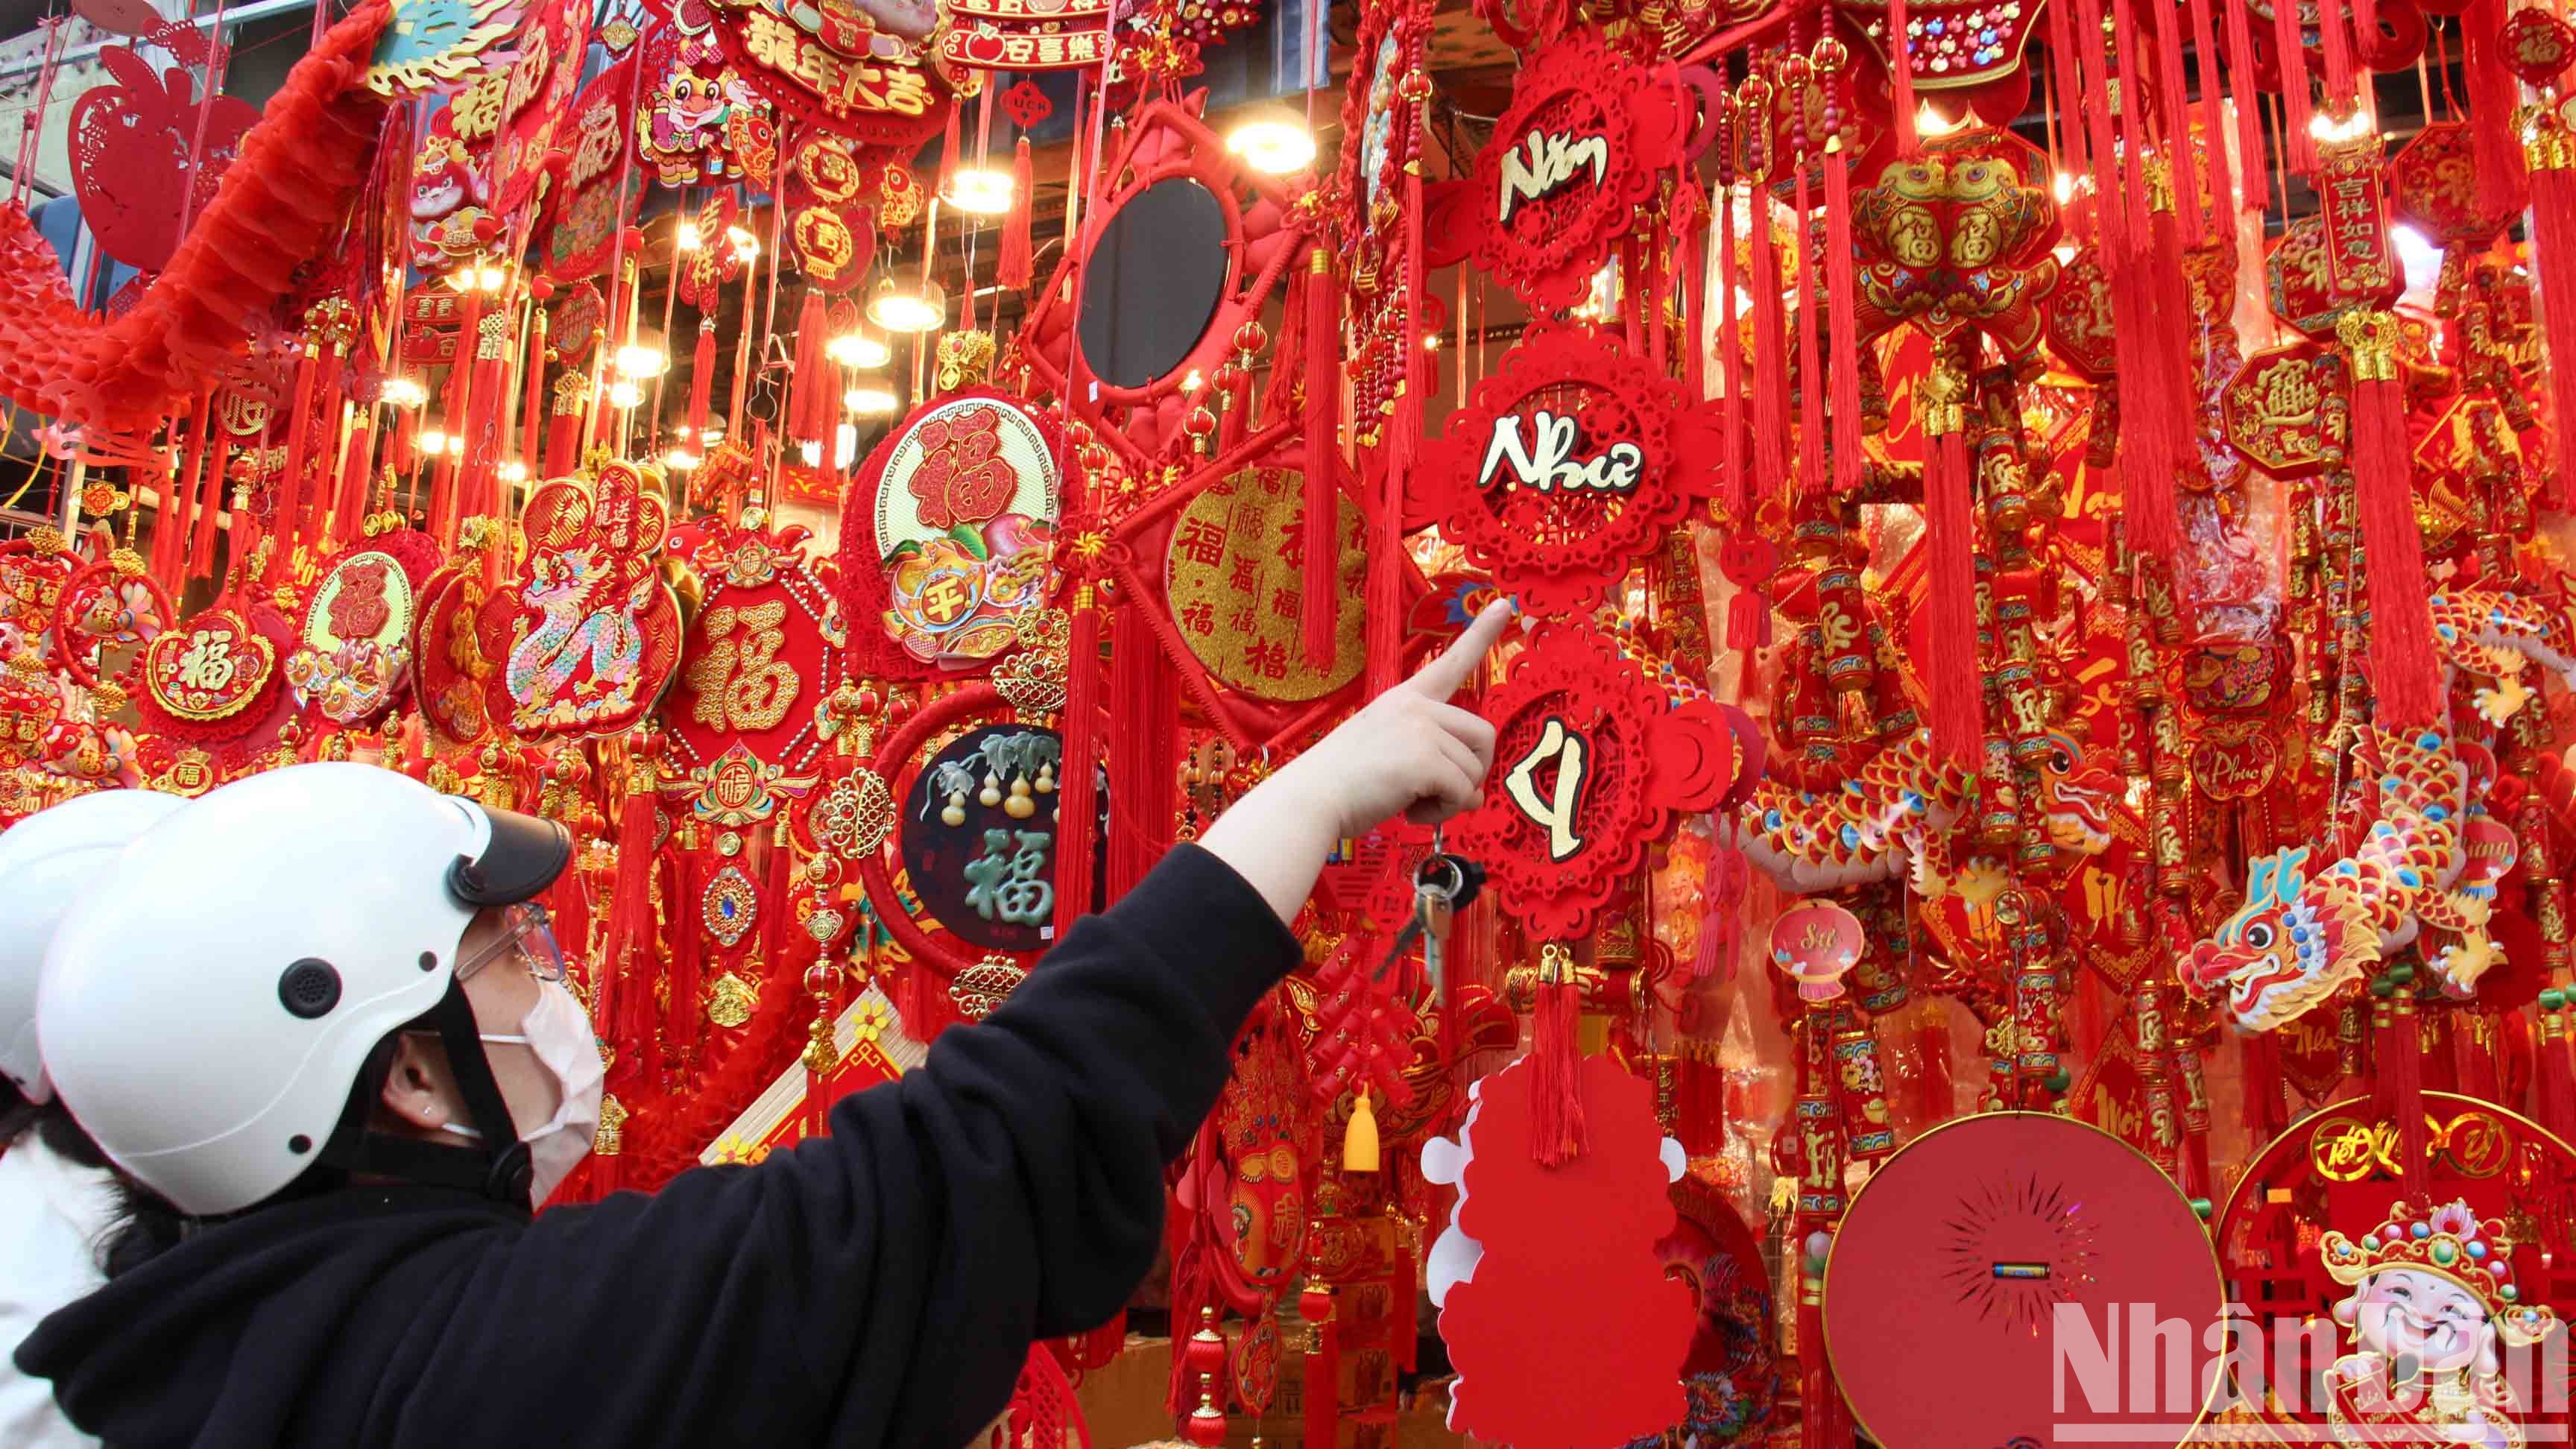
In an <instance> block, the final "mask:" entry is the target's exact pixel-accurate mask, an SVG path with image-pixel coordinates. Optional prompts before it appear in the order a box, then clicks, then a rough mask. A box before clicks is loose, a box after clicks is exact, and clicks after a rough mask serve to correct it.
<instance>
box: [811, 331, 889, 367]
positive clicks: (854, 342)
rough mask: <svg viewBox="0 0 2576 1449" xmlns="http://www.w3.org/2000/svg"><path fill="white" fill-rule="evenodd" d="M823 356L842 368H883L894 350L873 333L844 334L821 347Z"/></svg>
mask: <svg viewBox="0 0 2576 1449" xmlns="http://www.w3.org/2000/svg"><path fill="white" fill-rule="evenodd" d="M823 354H824V355H825V356H827V357H829V358H831V359H832V360H833V361H834V362H837V363H839V364H840V365H841V366H843V367H883V366H885V365H886V362H887V360H888V359H890V358H892V357H893V356H894V349H893V348H892V347H889V346H887V345H886V341H885V339H884V338H882V337H879V336H876V335H875V334H873V333H868V332H844V333H842V334H841V335H840V336H838V337H835V338H833V339H832V340H831V341H830V342H827V343H825V344H824V345H823Z"/></svg>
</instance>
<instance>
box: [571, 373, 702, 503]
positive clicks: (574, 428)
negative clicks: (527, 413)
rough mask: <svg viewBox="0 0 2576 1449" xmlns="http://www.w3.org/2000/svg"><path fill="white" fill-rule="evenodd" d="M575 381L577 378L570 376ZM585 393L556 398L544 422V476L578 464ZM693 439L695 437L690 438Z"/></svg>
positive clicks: (582, 390) (584, 386)
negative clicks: (549, 414)
mask: <svg viewBox="0 0 2576 1449" xmlns="http://www.w3.org/2000/svg"><path fill="white" fill-rule="evenodd" d="M572 375H573V376H576V377H578V376H579V374H572ZM587 392H588V387H587V379H584V385H583V387H581V388H580V389H577V390H575V391H574V392H572V393H571V394H569V395H567V394H565V393H563V392H560V391H559V392H557V393H556V394H555V407H554V415H553V417H551V418H549V419H548V420H547V422H546V476H547V477H549V478H561V477H563V476H564V475H566V474H568V473H570V472H571V471H572V470H573V469H574V468H575V467H577V466H579V465H580V463H581V435H582V428H583V418H582V404H583V402H584V401H585V399H586V396H587ZM689 436H690V437H691V438H695V437H696V436H697V433H696V432H695V431H694V430H692V431H691V432H690V434H689Z"/></svg>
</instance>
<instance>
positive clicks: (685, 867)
mask: <svg viewBox="0 0 2576 1449" xmlns="http://www.w3.org/2000/svg"><path fill="white" fill-rule="evenodd" d="M669 884H670V890H669V892H668V893H667V895H666V896H665V898H664V900H665V908H666V909H667V910H668V911H669V912H670V915H671V992H670V996H669V998H668V999H667V1000H665V1001H664V1002H663V1004H662V1029H663V1035H664V1037H665V1039H666V1040H667V1041H668V1042H669V1043H670V1049H671V1051H672V1052H673V1053H674V1054H676V1055H677V1056H679V1057H680V1058H681V1059H682V1061H683V1062H686V1060H687V1059H688V1057H689V1056H690V1054H691V1052H690V1049H691V1048H692V1047H693V1046H695V1045H696V1043H697V1040H698V1024H699V1023H700V1022H702V1021H704V1020H705V1019H706V1013H705V1008H704V1004H703V1003H702V1002H700V1001H699V999H698V998H699V996H700V995H701V994H702V993H703V992H704V990H705V986H706V976H705V964H704V958H703V957H702V955H701V954H700V945H699V941H698V905H699V902H700V900H701V899H703V897H704V895H705V893H706V885H707V874H706V870H705V869H704V867H703V866H702V865H701V864H700V863H699V860H698V852H697V850H696V849H695V848H687V849H679V850H674V851H672V852H671V873H670V876H669Z"/></svg>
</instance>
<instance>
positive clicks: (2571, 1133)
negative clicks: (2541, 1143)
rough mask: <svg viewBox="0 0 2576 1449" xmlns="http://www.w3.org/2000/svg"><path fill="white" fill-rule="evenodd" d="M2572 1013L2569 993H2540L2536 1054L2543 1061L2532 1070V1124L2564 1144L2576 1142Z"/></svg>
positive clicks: (2556, 990) (2555, 989)
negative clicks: (2571, 1045)
mask: <svg viewBox="0 0 2576 1449" xmlns="http://www.w3.org/2000/svg"><path fill="white" fill-rule="evenodd" d="M2571 1014H2576V1013H2571V1012H2570V1011H2569V1009H2568V1002H2567V996H2566V991H2565V989H2564V988H2562V987H2554V986H2553V987H2551V988H2550V989H2549V990H2547V991H2544V992H2542V993H2540V1034H2539V1038H2538V1045H2537V1047H2536V1048H2535V1050H2536V1051H2537V1053H2538V1056H2539V1060H2538V1061H2537V1062H2536V1063H2534V1065H2533V1069H2532V1092H2533V1094H2534V1101H2533V1104H2532V1107H2533V1110H2532V1114H2531V1117H2532V1120H2533V1121H2535V1122H2538V1123H2539V1124H2540V1125H2541V1126H2542V1127H2544V1128H2546V1129H2548V1130H2549V1131H2550V1132H2553V1133H2555V1134H2557V1137H2558V1140H2559V1141H2561V1142H2568V1141H2576V1055H2570V1045H2569V1042H2568V1030H2567V1027H2568V1018H2569V1016H2570V1015H2571Z"/></svg>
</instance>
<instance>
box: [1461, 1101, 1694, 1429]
mask: <svg viewBox="0 0 2576 1449" xmlns="http://www.w3.org/2000/svg"><path fill="white" fill-rule="evenodd" d="M1576 1073H1577V1082H1578V1090H1579V1091H1580V1092H1581V1093H1582V1095H1583V1110H1584V1115H1585V1120H1586V1121H1587V1122H1588V1123H1589V1124H1590V1126H1591V1131H1592V1146H1591V1150H1590V1151H1588V1152H1586V1153H1584V1154H1583V1155H1582V1156H1580V1157H1577V1158H1574V1159H1572V1160H1570V1161H1568V1162H1567V1163H1565V1165H1563V1166H1561V1167H1554V1168H1548V1167H1541V1166H1539V1165H1538V1163H1537V1161H1536V1160H1535V1159H1534V1158H1533V1157H1532V1156H1531V1155H1530V1152H1529V1150H1528V1145H1527V1144H1528V1142H1529V1136H1530V1130H1531V1120H1530V1119H1531V1082H1532V1080H1533V1078H1534V1076H1535V1068H1533V1067H1532V1066H1531V1064H1530V1063H1529V1061H1528V1060H1526V1059H1524V1060H1522V1061H1518V1062H1514V1063H1513V1064H1512V1065H1510V1066H1508V1067H1505V1068H1504V1069H1503V1070H1501V1071H1499V1072H1496V1073H1494V1074H1493V1075H1491V1076H1488V1077H1486V1078H1484V1079H1482V1080H1481V1081H1479V1082H1477V1083H1476V1085H1475V1086H1474V1087H1472V1088H1470V1089H1469V1096H1470V1097H1471V1099H1472V1100H1473V1103H1474V1105H1473V1106H1471V1107H1470V1108H1469V1109H1468V1112H1467V1122H1466V1125H1465V1126H1464V1127H1463V1128H1461V1129H1460V1134H1459V1135H1460V1138H1461V1141H1462V1142H1463V1143H1464V1144H1465V1146H1466V1148H1467V1150H1468V1152H1469V1153H1470V1154H1471V1155H1470V1156H1469V1157H1468V1159H1467V1161H1466V1164H1465V1167H1464V1170H1463V1171H1462V1172H1461V1173H1460V1174H1459V1197H1458V1211H1457V1215H1456V1217H1455V1219H1454V1222H1453V1226H1452V1227H1451V1229H1450V1232H1449V1233H1444V1234H1443V1235H1442V1238H1443V1244H1441V1245H1435V1246H1434V1248H1433V1255H1434V1257H1435V1259H1437V1258H1438V1257H1440V1256H1441V1255H1442V1253H1443V1251H1444V1248H1445V1245H1446V1243H1447V1241H1448V1240H1449V1238H1450V1236H1451V1235H1452V1234H1463V1235H1465V1236H1466V1237H1467V1238H1470V1239H1473V1240H1474V1242H1476V1243H1477V1244H1481V1245H1482V1248H1483V1251H1482V1253H1481V1255H1480V1256H1479V1257H1478V1258H1477V1260H1476V1263H1475V1266H1474V1268H1473V1270H1472V1276H1470V1277H1468V1278H1467V1279H1466V1280H1465V1281H1463V1282H1458V1283H1455V1284H1453V1285H1451V1286H1449V1287H1448V1288H1447V1291H1446V1293H1445V1295H1444V1301H1443V1303H1442V1306H1441V1310H1440V1337H1441V1338H1442V1340H1443V1341H1445V1342H1446V1343H1447V1344H1448V1345H1449V1360H1450V1362H1451V1363H1452V1364H1454V1365H1455V1366H1456V1367H1457V1370H1458V1381H1457V1384H1456V1385H1455V1387H1453V1388H1452V1389H1451V1391H1450V1400H1449V1428H1450V1429H1451V1431H1453V1432H1455V1433H1461V1434H1470V1435H1473V1436H1475V1437H1476V1438H1478V1439H1480V1440H1483V1441H1485V1442H1487V1443H1492V1444H1513V1445H1519V1446H1523V1449H1542V1446H1550V1449H1552V1446H1557V1445H1576V1444H1582V1445H1599V1444H1623V1443H1627V1442H1628V1441H1630V1440H1633V1439H1638V1438H1643V1437H1646V1436H1650V1435H1653V1434H1657V1433H1660V1432H1661V1431H1662V1430H1664V1429H1665V1428H1667V1427H1669V1426H1671V1425H1673V1424H1675V1423H1678V1422H1680V1420H1681V1418H1682V1415H1683V1411H1684V1408H1685V1404H1686V1400H1685V1398H1684V1395H1683V1393H1682V1383H1681V1373H1680V1369H1681V1365H1682V1362H1683V1360H1684V1358H1685V1357H1686V1356H1687V1355H1688V1354H1689V1353H1690V1349H1691V1339H1692V1331H1693V1325H1694V1320H1695V1319H1696V1318H1697V1316H1698V1300H1697V1298H1696V1296H1695V1295H1693V1294H1692V1293H1691V1292H1690V1291H1689V1289H1688V1287H1687V1286H1686V1285H1684V1284H1682V1283H1679V1282H1676V1281H1675V1280H1673V1279H1670V1278H1667V1277H1665V1276H1664V1272H1663V1263H1662V1259H1661V1256H1660V1251H1659V1244H1660V1243H1661V1241H1662V1240H1663V1239H1665V1238H1666V1237H1668V1236H1670V1235H1671V1233H1672V1231H1673V1227H1674V1215H1673V1207H1672V1201H1671V1199H1670V1198H1669V1197H1668V1196H1667V1195H1666V1194H1667V1192H1668V1190H1669V1184H1670V1182H1671V1171H1670V1170H1668V1169H1667V1168H1666V1166H1665V1161H1664V1157H1663V1142H1664V1134H1663V1128H1662V1126H1661V1125H1660V1124H1659V1123H1657V1122H1656V1120H1655V1104H1654V1095H1655V1094H1654V1088H1653V1086H1652V1085H1651V1084H1649V1083H1648V1082H1646V1081H1645V1080H1644V1079H1642V1078H1639V1077H1635V1076H1631V1075H1629V1074H1628V1073H1627V1072H1626V1071H1624V1070H1622V1069H1621V1068H1620V1066H1619V1065H1618V1064H1617V1063H1616V1062H1613V1061H1612V1060H1610V1059H1609V1058H1608V1057H1597V1056H1596V1057H1585V1058H1583V1059H1581V1060H1580V1062H1579V1063H1578V1064H1577V1068H1576Z"/></svg>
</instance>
